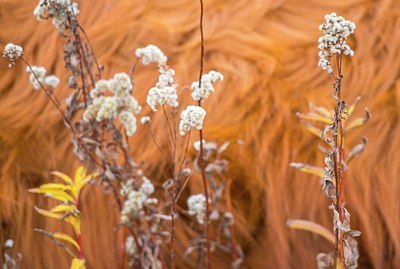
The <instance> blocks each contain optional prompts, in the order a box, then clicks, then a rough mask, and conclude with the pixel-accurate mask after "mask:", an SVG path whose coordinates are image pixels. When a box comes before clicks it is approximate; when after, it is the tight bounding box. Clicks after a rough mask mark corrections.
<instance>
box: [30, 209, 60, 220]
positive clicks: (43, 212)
mask: <svg viewBox="0 0 400 269" xmlns="http://www.w3.org/2000/svg"><path fill="white" fill-rule="evenodd" d="M35 210H36V211H37V212H38V213H39V214H40V215H43V216H45V217H49V218H54V219H61V218H62V216H63V215H61V214H57V213H54V212H51V211H48V210H44V209H40V208H38V207H36V206H35Z"/></svg>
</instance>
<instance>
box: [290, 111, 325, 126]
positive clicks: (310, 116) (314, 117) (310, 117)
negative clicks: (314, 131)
mask: <svg viewBox="0 0 400 269" xmlns="http://www.w3.org/2000/svg"><path fill="white" fill-rule="evenodd" d="M297 116H298V117H299V118H301V119H303V120H312V121H318V122H322V123H326V124H331V123H332V122H333V120H332V119H331V118H329V117H326V116H321V115H318V114H313V113H311V114H301V113H297Z"/></svg>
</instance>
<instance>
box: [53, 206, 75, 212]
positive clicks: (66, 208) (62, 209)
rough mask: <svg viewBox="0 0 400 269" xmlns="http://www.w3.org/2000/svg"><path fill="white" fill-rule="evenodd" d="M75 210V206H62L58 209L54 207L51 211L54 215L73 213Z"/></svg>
mask: <svg viewBox="0 0 400 269" xmlns="http://www.w3.org/2000/svg"><path fill="white" fill-rule="evenodd" d="M74 210H76V207H75V206H74V205H66V204H61V205H58V206H56V207H53V208H52V209H51V212H53V213H60V212H67V213H72V212H73V211H74Z"/></svg>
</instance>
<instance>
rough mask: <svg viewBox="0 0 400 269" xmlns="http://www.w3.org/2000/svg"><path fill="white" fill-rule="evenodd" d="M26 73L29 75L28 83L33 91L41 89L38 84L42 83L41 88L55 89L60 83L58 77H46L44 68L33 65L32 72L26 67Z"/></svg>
mask: <svg viewBox="0 0 400 269" xmlns="http://www.w3.org/2000/svg"><path fill="white" fill-rule="evenodd" d="M32 71H33V72H32ZM26 72H28V73H29V82H30V83H31V85H32V87H33V88H34V89H35V90H40V88H41V86H40V83H42V85H43V86H49V87H52V88H55V87H57V85H58V84H59V83H60V79H59V78H58V77H56V76H54V75H51V76H46V73H47V71H46V68H44V67H42V66H34V65H33V66H32V70H31V69H30V68H29V66H28V67H27V68H26ZM35 75H36V77H35ZM38 80H39V81H38ZM39 82H40V83H39Z"/></svg>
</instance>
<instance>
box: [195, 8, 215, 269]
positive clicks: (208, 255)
mask: <svg viewBox="0 0 400 269" xmlns="http://www.w3.org/2000/svg"><path fill="white" fill-rule="evenodd" d="M203 14H204V4H203V0H200V35H201V53H200V74H199V88H201V79H202V76H203V67H204V32H203ZM197 105H198V106H199V107H201V100H200V101H198V103H197ZM199 134H200V152H199V159H198V162H199V166H200V169H201V177H202V180H203V186H204V195H205V197H206V229H205V236H206V267H207V268H208V269H211V268H212V265H211V250H210V206H209V203H208V200H209V191H208V184H207V178H206V172H205V166H204V145H203V137H204V136H203V129H200V130H199Z"/></svg>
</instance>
